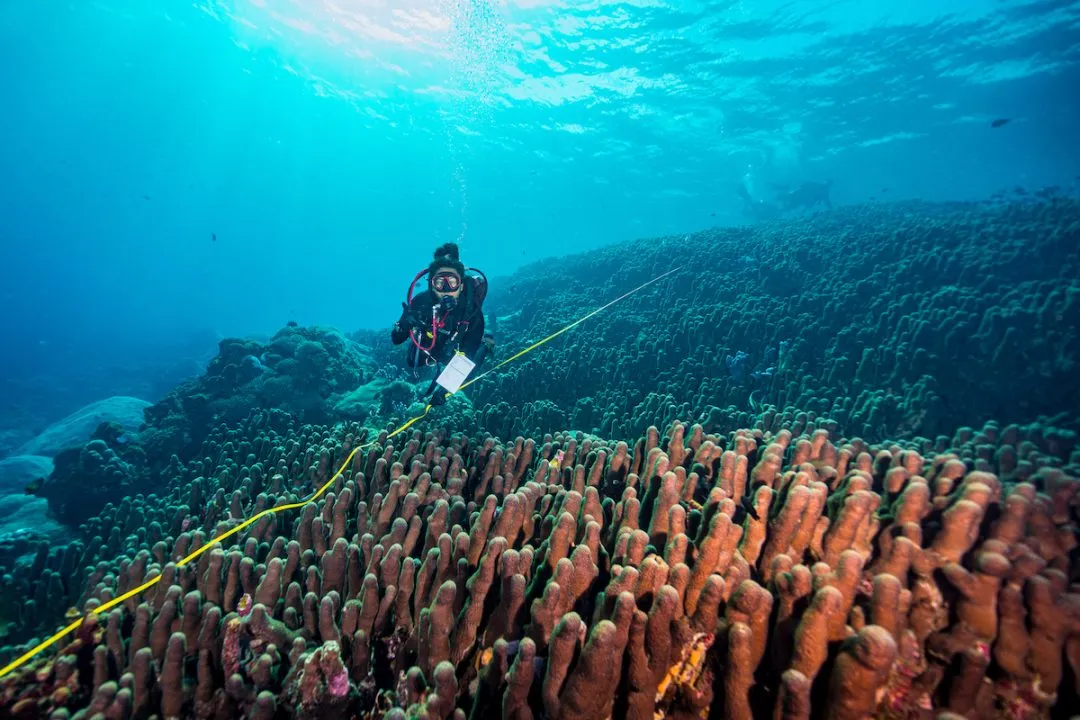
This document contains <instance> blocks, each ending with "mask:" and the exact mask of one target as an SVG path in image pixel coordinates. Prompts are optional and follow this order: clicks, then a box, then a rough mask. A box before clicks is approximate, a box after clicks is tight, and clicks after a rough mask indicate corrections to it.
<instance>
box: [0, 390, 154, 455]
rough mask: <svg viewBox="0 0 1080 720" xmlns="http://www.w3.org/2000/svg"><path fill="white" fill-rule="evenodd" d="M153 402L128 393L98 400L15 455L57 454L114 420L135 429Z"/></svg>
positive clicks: (79, 442) (76, 445)
mask: <svg viewBox="0 0 1080 720" xmlns="http://www.w3.org/2000/svg"><path fill="white" fill-rule="evenodd" d="M150 405H151V403H148V402H146V401H145V400H140V399H139V398H133V397H128V396H126V395H114V396H113V397H110V398H105V399H104V400H98V401H97V402H94V403H90V404H89V405H87V406H86V407H84V408H81V409H79V410H76V411H75V412H73V413H72V414H71V415H68V416H67V417H66V418H64V419H63V420H60V421H58V422H55V423H53V424H52V425H50V426H49V427H47V428H45V430H44V431H43V432H42V433H41V434H40V435H38V436H37V437H36V438H34V439H33V440H30V441H29V442H27V443H26V444H25V445H23V446H22V447H21V448H19V450H18V451H17V453H16V454H18V455H47V456H49V457H54V456H55V455H56V454H57V453H59V452H60V451H62V450H67V449H68V448H72V447H79V446H80V445H82V444H83V443H85V442H86V441H87V440H89V439H90V436H91V435H93V434H94V430H96V429H97V427H98V425H100V424H101V423H103V422H114V423H117V424H119V425H121V426H122V427H123V428H124V429H125V430H128V431H129V432H133V431H135V430H138V429H139V426H140V425H142V424H143V410H145V409H146V408H148V407H150Z"/></svg>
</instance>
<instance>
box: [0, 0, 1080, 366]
mask: <svg viewBox="0 0 1080 720" xmlns="http://www.w3.org/2000/svg"><path fill="white" fill-rule="evenodd" d="M1078 23H1080V3H1076V2H1072V3H1068V2H1000V1H998V0H994V1H990V0H985V1H977V0H966V1H964V2H955V1H954V2H948V3H934V4H931V3H902V2H867V1H866V0H859V2H854V1H851V2H829V3H825V2H673V1H672V2H663V1H661V0H655V1H646V0H641V1H634V2H546V1H543V0H507V1H504V2H487V1H486V0H485V1H481V0H476V1H474V2H470V1H467V0H438V1H430V0H422V1H413V2H389V1H386V2H381V1H374V0H371V1H369V0H363V1H359V0H336V2H299V1H296V2H285V1H282V0H236V1H235V2H208V1H202V2H195V3H189V2H151V3H146V2H121V1H120V0H99V1H97V2H80V3H74V2H71V3H65V2H43V3H7V4H5V7H4V9H3V11H2V13H0V48H3V49H2V50H0V58H2V60H3V62H2V65H0V67H2V69H0V73H2V75H0V78H2V83H0V92H2V93H3V96H4V98H5V102H4V106H5V108H6V109H5V111H4V112H3V113H2V115H0V167H2V168H3V176H2V190H3V192H2V193H0V208H2V210H0V218H2V221H3V223H2V227H0V230H2V233H3V234H2V243H3V249H2V256H0V272H2V277H0V281H2V282H0V293H2V295H0V296H2V298H3V302H4V304H5V306H6V307H8V308H9V309H11V310H13V311H14V312H12V313H10V314H9V317H8V319H9V322H10V323H12V326H11V333H12V334H11V335H10V337H11V339H12V343H13V345H12V347H18V348H19V349H20V350H22V351H23V353H24V354H25V353H28V352H38V349H39V348H40V347H43V346H44V347H56V346H57V345H58V344H64V343H68V344H69V345H70V344H71V343H75V342H76V341H75V340H73V339H72V338H83V339H84V340H86V341H87V342H89V340H90V339H93V338H97V339H100V338H102V337H105V336H108V337H111V338H113V339H114V340H115V341H116V342H121V341H125V340H126V341H129V342H146V340H147V338H152V337H155V336H156V335H157V334H159V333H160V334H169V333H173V332H175V331H181V330H184V331H186V330H189V329H193V328H210V329H212V330H213V331H216V332H218V333H224V334H230V333H242V332H253V331H261V332H273V331H274V330H276V329H277V328H278V327H280V326H281V325H282V324H283V323H284V322H285V321H287V320H296V321H298V322H300V323H301V324H310V323H319V324H328V325H334V326H337V327H341V328H343V329H346V330H351V329H355V328H360V327H385V326H386V325H388V324H389V323H390V322H391V321H392V320H393V319H394V317H396V314H397V312H398V311H399V310H400V303H401V300H402V299H403V296H404V293H405V289H406V286H407V283H408V280H409V279H411V277H412V275H413V274H414V273H415V271H416V270H418V269H419V268H420V267H422V266H423V265H424V264H425V263H426V261H427V259H428V258H429V257H430V254H431V251H432V249H433V248H434V247H435V246H436V245H437V244H438V243H440V242H444V241H448V240H459V241H460V242H461V244H462V248H463V254H464V259H465V260H466V263H467V264H471V265H476V266H479V267H482V268H483V269H484V270H485V271H487V272H488V274H489V275H494V276H498V275H501V274H505V273H509V272H511V271H513V270H515V269H516V268H518V267H520V266H521V265H523V264H525V263H528V262H532V261H535V260H540V259H543V258H548V257H552V256H557V255H559V254H562V253H565V252H569V251H577V250H583V249H586V250H587V249H589V248H594V247H598V246H601V245H603V244H607V243H610V242H615V241H621V240H627V239H633V238H638V237H651V236H660V235H664V234H669V233H683V232H689V231H693V230H697V229H701V228H704V227H709V226H711V225H730V224H735V223H741V222H746V221H747V218H746V217H745V216H744V215H743V214H742V213H741V207H742V205H741V201H740V200H739V198H738V197H737V195H736V190H737V188H738V187H739V186H740V185H742V186H743V187H746V188H748V189H749V190H750V192H751V193H752V194H753V195H754V196H755V197H763V198H768V197H769V196H770V193H772V192H773V186H772V184H773V183H779V184H785V185H788V186H791V187H794V186H797V185H798V184H800V183H801V182H804V181H819V180H825V179H831V180H832V181H833V186H832V200H833V202H834V203H836V204H838V205H842V204H852V203H863V202H881V201H884V200H894V199H902V198H913V197H922V198H925V199H933V200H948V199H978V198H985V197H988V196H990V195H991V194H992V193H994V192H996V191H999V190H1007V189H1011V188H1012V187H1014V186H1016V185H1021V186H1025V187H1028V188H1035V187H1039V186H1043V185H1052V184H1058V185H1062V186H1063V187H1067V186H1069V185H1070V184H1071V183H1073V182H1074V180H1073V178H1074V176H1076V175H1077V174H1078V173H1080V163H1078V159H1077V149H1076V147H1077V146H1076V144H1075V128H1076V127H1078V126H1080V111H1078V107H1077V105H1078V103H1077V101H1076V99H1075V95H1074V94H1073V93H1072V92H1071V90H1070V88H1075V87H1080V82H1077V81H1078V79H1080V71H1078V65H1077V63H1078V61H1080V55H1078V52H1077V47H1078V45H1077V42H1078V37H1080V32H1078V30H1077V27H1078ZM999 117H1004V118H1009V119H1011V122H1010V123H1009V124H1007V125H1004V126H1003V127H998V128H994V127H992V126H991V121H992V120H994V119H995V118H999ZM214 237H216V240H213V239H212V238H214ZM5 314H7V313H5ZM75 347H78V345H77V343H76V345H75Z"/></svg>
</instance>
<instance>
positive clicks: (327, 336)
mask: <svg viewBox="0 0 1080 720" xmlns="http://www.w3.org/2000/svg"><path fill="white" fill-rule="evenodd" d="M376 370H377V367H376V365H375V363H374V361H373V360H372V359H371V358H370V357H369V356H368V355H367V354H366V353H365V349H364V348H363V347H361V346H359V345H357V344H356V343H355V342H352V341H351V340H348V339H347V338H345V337H344V336H343V335H342V334H341V333H339V332H337V331H336V330H332V329H328V328H321V327H299V326H296V325H289V326H287V327H285V328H282V329H281V330H280V331H278V333H277V334H275V335H274V337H273V338H271V339H270V341H269V342H268V343H262V342H258V341H256V340H251V339H242V338H228V339H225V340H222V341H221V343H220V346H219V351H218V354H217V356H216V357H214V359H213V360H211V361H210V364H209V366H208V367H207V370H206V372H205V373H204V374H203V375H201V376H200V377H197V378H193V379H192V380H189V381H188V382H185V383H183V384H181V385H180V386H178V387H177V388H176V389H175V390H174V391H173V392H171V393H169V395H168V396H167V397H165V398H164V399H163V400H161V401H160V402H158V403H156V404H155V405H154V406H152V407H151V408H149V409H147V411H146V419H147V425H148V429H147V431H146V432H143V433H141V435H142V438H141V441H142V443H143V444H144V446H145V448H146V450H147V454H148V455H150V456H152V457H155V458H164V459H168V458H169V457H171V456H172V455H174V454H175V455H178V456H180V457H187V456H189V455H190V454H191V453H192V452H194V451H195V450H196V449H197V448H198V447H199V445H200V444H201V443H202V442H203V440H204V439H205V438H206V436H207V434H208V433H209V432H210V430H211V429H212V428H213V427H215V426H216V425H217V423H219V422H225V423H236V422H239V421H241V420H243V419H244V418H246V417H247V415H248V413H249V412H250V411H251V409H252V408H275V409H278V410H282V411H284V412H287V413H289V414H290V415H292V416H294V417H297V418H299V419H301V420H303V421H305V422H313V423H332V422H335V421H336V420H338V419H340V417H339V413H338V412H337V411H336V406H337V404H338V403H339V402H340V400H341V399H342V398H343V397H344V396H345V395H346V394H347V393H349V392H351V391H354V390H355V389H356V388H357V387H359V386H361V385H364V384H365V383H367V382H369V381H370V380H372V379H373V378H374V376H375V372H376Z"/></svg>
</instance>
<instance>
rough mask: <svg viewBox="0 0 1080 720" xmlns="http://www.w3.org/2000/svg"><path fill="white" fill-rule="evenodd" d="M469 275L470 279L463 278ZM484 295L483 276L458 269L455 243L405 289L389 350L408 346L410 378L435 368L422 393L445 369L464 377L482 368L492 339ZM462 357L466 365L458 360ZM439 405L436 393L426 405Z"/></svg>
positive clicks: (441, 249) (439, 396)
mask: <svg viewBox="0 0 1080 720" xmlns="http://www.w3.org/2000/svg"><path fill="white" fill-rule="evenodd" d="M470 271H471V272H473V273H476V275H468V274H467V272H470ZM424 275H427V276H428V279H427V290H424V291H422V292H420V293H418V294H417V295H416V296H415V297H414V296H413V291H414V290H415V289H416V284H417V283H418V282H419V281H420V278H422V277H424ZM487 289H488V283H487V277H486V276H485V275H484V273H482V272H480V271H479V270H477V269H476V268H466V267H465V266H464V265H463V264H462V263H461V260H460V259H459V252H458V246H457V244H456V243H446V244H444V245H441V246H440V247H439V248H438V249H437V250H435V257H434V259H433V260H432V261H431V263H430V264H429V265H428V266H427V267H426V268H424V269H423V270H421V271H420V272H419V273H417V275H416V277H415V278H413V281H412V284H411V285H409V293H408V296H407V301H406V302H403V303H402V304H401V317H400V318H399V319H398V321H397V322H395V323H394V327H393V329H392V331H391V333H390V340H391V342H393V343H394V345H400V344H401V343H403V342H405V341H406V340H409V341H410V342H409V350H408V353H407V355H406V359H407V362H408V365H409V367H410V368H413V369H414V375H415V373H416V369H417V368H420V367H435V368H436V379H435V380H433V381H432V383H431V386H430V387H429V388H428V390H427V392H428V393H430V392H432V391H433V390H435V388H436V384H437V383H439V379H440V377H441V373H443V371H444V370H445V369H447V368H451V367H454V368H464V370H462V372H464V373H466V374H467V373H468V372H469V371H471V370H473V369H475V368H477V367H479V366H480V365H482V364H483V362H484V360H485V359H486V358H487V356H488V355H489V354H491V352H492V351H493V349H494V345H495V341H494V338H493V337H492V336H491V334H489V333H486V332H485V330H484V312H483V305H484V299H485V298H486V297H487ZM462 355H463V356H464V357H465V358H467V360H468V362H462V361H460V360H459V357H460V356H462ZM470 365H471V367H470ZM462 379H463V376H462ZM439 384H441V383H439ZM444 387H445V385H444ZM455 389H456V388H455ZM451 392H453V390H451ZM425 394H426V393H425ZM443 399H445V398H444V395H443V394H442V393H435V394H434V395H433V396H432V398H431V402H432V404H439V403H440V402H441V401H442V400H443Z"/></svg>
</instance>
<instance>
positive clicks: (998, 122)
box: [990, 118, 1010, 128]
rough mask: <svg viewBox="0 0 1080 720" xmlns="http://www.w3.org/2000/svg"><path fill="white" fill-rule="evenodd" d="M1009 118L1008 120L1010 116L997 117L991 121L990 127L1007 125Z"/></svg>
mask: <svg viewBox="0 0 1080 720" xmlns="http://www.w3.org/2000/svg"><path fill="white" fill-rule="evenodd" d="M1009 120H1010V118H997V119H996V120H994V121H993V122H992V123H990V127H993V128H999V127H1001V126H1002V125H1008V124H1009Z"/></svg>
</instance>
